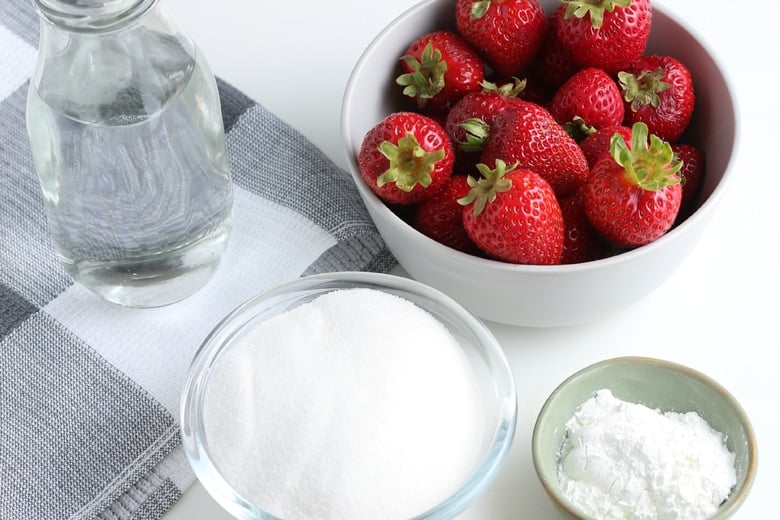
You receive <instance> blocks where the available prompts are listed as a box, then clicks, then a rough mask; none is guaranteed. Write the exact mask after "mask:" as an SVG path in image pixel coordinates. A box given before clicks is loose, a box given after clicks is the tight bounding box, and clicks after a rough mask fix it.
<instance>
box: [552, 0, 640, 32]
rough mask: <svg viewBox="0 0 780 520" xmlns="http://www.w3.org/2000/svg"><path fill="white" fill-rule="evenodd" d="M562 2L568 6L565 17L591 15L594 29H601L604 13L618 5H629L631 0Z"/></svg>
mask: <svg viewBox="0 0 780 520" xmlns="http://www.w3.org/2000/svg"><path fill="white" fill-rule="evenodd" d="M561 4H563V5H565V6H566V12H565V13H564V15H563V17H564V19H569V18H571V17H572V16H574V17H576V18H585V16H586V15H590V23H591V24H592V25H593V28H594V29H599V28H600V27H601V24H602V23H604V13H605V12H610V13H611V12H612V11H614V10H615V8H616V7H628V6H629V5H631V0H561Z"/></svg>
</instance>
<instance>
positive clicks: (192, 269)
mask: <svg viewBox="0 0 780 520" xmlns="http://www.w3.org/2000/svg"><path fill="white" fill-rule="evenodd" d="M32 1H33V4H34V5H35V7H36V9H37V11H38V14H39V16H40V20H41V24H40V25H41V33H40V45H39V55H38V63H37V68H36V71H35V75H34V77H33V80H32V82H31V85H30V89H29V93H28V99H27V130H28V134H29V138H30V144H31V149H32V156H33V162H34V164H35V168H36V170H37V172H38V177H39V180H40V184H41V188H42V190H43V196H44V200H45V205H46V210H47V217H48V223H49V231H50V234H51V237H52V240H53V244H54V248H55V250H56V253H57V255H58V256H59V258H60V260H61V261H62V263H63V265H64V266H65V268H66V270H67V271H68V273H69V274H70V275H71V276H72V277H73V278H74V279H75V280H77V281H78V282H80V283H81V284H83V285H84V286H86V287H87V288H89V289H90V290H92V291H93V292H95V293H97V294H98V295H100V296H102V297H104V298H106V299H107V300H109V301H112V302H116V303H119V304H121V305H125V306H129V307H157V306H162V305H167V304H170V303H173V302H176V301H179V300H181V299H183V298H185V297H187V296H189V295H191V294H192V293H194V292H196V291H197V290H198V289H199V288H200V287H202V286H203V285H204V284H205V283H206V282H207V281H208V280H209V279H210V278H211V275H212V274H213V272H214V271H215V270H216V268H217V265H218V264H219V261H220V258H221V257H222V256H223V253H224V251H225V248H226V246H227V241H228V236H229V234H230V228H231V208H232V197H233V194H232V184H231V180H230V174H229V171H228V165H227V157H226V154H225V134H224V128H223V124H222V114H221V110H220V102H219V95H218V93H217V87H216V82H215V79H214V75H213V74H212V72H211V71H210V69H209V67H208V65H207V63H206V62H205V61H204V59H203V56H202V54H201V53H200V52H199V51H198V50H197V48H196V47H195V45H194V44H193V43H192V42H191V41H190V40H189V39H188V38H187V37H186V36H185V35H183V34H182V33H180V32H178V31H177V30H176V29H175V27H174V26H173V25H172V24H171V22H170V21H169V20H168V19H167V18H166V17H165V15H164V13H163V12H162V11H161V10H160V7H159V6H158V5H157V0H32Z"/></svg>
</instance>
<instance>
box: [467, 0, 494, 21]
mask: <svg viewBox="0 0 780 520" xmlns="http://www.w3.org/2000/svg"><path fill="white" fill-rule="evenodd" d="M489 7H490V0H477V1H475V2H472V4H471V19H472V20H479V19H480V18H482V17H483V16H485V13H487V10H488V8H489Z"/></svg>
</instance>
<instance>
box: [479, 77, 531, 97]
mask: <svg viewBox="0 0 780 520" xmlns="http://www.w3.org/2000/svg"><path fill="white" fill-rule="evenodd" d="M526 84H527V80H525V79H520V78H515V77H513V78H512V82H511V83H504V84H503V85H497V84H495V83H493V82H492V81H487V80H482V83H480V86H481V87H482V91H483V92H495V93H497V94H499V95H501V96H502V97H505V98H507V97H517V96H518V95H519V94H520V93H521V92H522V91H524V90H525V86H526Z"/></svg>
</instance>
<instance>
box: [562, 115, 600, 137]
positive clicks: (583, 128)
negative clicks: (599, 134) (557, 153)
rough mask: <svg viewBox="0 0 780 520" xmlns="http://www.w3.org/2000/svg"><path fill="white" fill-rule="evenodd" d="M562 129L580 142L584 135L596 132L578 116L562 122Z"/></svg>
mask: <svg viewBox="0 0 780 520" xmlns="http://www.w3.org/2000/svg"><path fill="white" fill-rule="evenodd" d="M562 126H563V129H564V130H566V133H567V134H569V135H570V136H571V138H572V139H574V140H575V141H577V142H578V143H579V142H582V141H583V140H584V139H585V138H586V137H588V136H589V135H591V134H595V133H596V128H595V127H593V126H591V125H589V124H588V123H587V122H585V120H584V119H582V118H581V117H580V116H574V117H573V118H572V120H571V121H569V122H568V123H564V124H563V125H562Z"/></svg>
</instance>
